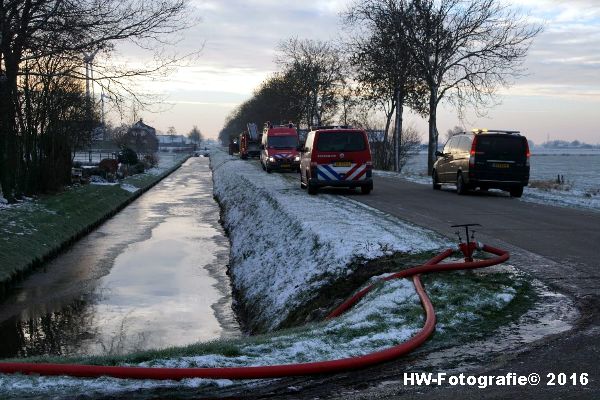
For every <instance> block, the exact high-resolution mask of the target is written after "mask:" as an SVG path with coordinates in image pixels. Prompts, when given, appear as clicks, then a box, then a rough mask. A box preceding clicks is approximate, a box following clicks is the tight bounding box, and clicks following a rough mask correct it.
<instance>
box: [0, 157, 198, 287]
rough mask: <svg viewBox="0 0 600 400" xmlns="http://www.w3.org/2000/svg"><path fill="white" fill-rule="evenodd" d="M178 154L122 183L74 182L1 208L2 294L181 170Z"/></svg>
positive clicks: (182, 158)
mask: <svg viewBox="0 0 600 400" xmlns="http://www.w3.org/2000/svg"><path fill="white" fill-rule="evenodd" d="M188 158H189V156H184V157H177V158H174V159H173V160H169V161H167V162H165V163H164V164H163V165H162V166H160V167H157V168H152V169H150V170H148V171H147V172H145V173H143V174H138V175H134V176H130V177H128V178H126V179H124V180H122V181H121V182H120V183H119V184H113V185H108V184H106V185H94V184H89V185H84V186H72V187H69V188H68V189H67V190H65V191H64V192H62V193H59V194H56V195H52V196H44V197H40V198H39V199H36V200H33V201H27V202H24V203H21V204H18V205H15V206H10V207H4V208H2V209H0V298H2V297H4V295H5V294H6V293H7V292H8V291H9V290H10V288H11V287H12V285H14V284H15V283H16V282H18V281H20V280H21V279H23V278H24V277H25V276H26V275H27V274H28V273H29V272H31V271H32V270H34V269H35V268H38V267H40V266H41V265H43V264H44V263H45V262H47V261H48V260H50V259H51V258H53V257H55V256H56V255H57V254H59V253H60V252H62V251H63V250H65V249H66V248H67V247H68V246H70V245H71V244H73V243H74V242H76V241H77V240H79V239H80V238H82V237H83V236H85V235H86V234H88V233H89V232H91V231H92V230H93V229H95V228H96V227H98V226H99V225H100V224H102V223H103V222H104V221H106V220H107V219H109V218H111V217H112V216H113V215H115V214H116V213H118V212H119V211H121V210H122V209H123V208H125V207H126V206H127V205H128V204H130V203H131V202H132V201H134V200H135V199H137V198H138V197H139V196H141V195H142V194H143V193H145V192H146V191H148V190H149V189H151V188H152V187H153V186H154V185H156V184H157V183H158V182H160V181H161V180H162V179H164V178H165V177H167V176H168V175H170V174H171V173H172V172H174V171H175V170H177V169H178V168H179V167H180V166H181V164H183V163H184V162H185V161H186V160H187V159H188Z"/></svg>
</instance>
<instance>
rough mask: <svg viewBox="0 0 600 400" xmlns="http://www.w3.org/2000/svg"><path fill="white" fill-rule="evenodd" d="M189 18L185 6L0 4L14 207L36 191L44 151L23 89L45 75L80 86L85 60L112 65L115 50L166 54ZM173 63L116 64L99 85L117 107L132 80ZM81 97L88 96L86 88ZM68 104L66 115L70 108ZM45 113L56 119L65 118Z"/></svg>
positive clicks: (0, 82)
mask: <svg viewBox="0 0 600 400" xmlns="http://www.w3.org/2000/svg"><path fill="white" fill-rule="evenodd" d="M185 10H186V0H150V1H143V0H81V1H73V0H3V1H0V187H1V189H2V191H3V194H4V196H5V197H7V199H8V200H9V201H14V199H15V197H17V196H19V195H20V194H21V193H23V192H26V191H30V190H31V188H32V186H27V185H26V184H25V183H26V182H29V181H30V180H31V179H32V178H33V175H32V174H33V173H34V170H35V168H37V167H39V165H38V166H36V167H35V168H34V166H35V165H36V162H37V161H35V160H39V159H41V158H40V157H38V156H39V154H38V153H40V152H43V151H44V150H43V148H41V147H39V144H40V143H42V141H40V140H38V136H40V135H41V134H42V132H41V131H39V130H38V131H36V130H33V129H31V127H33V125H31V124H28V123H27V120H28V119H29V120H31V117H32V116H31V115H30V114H29V113H30V112H31V110H32V109H33V108H32V107H30V106H28V105H27V104H26V103H27V102H28V101H34V100H36V96H33V95H31V96H29V95H27V91H26V90H24V87H25V86H26V83H25V82H26V81H28V80H29V81H31V78H32V77H34V76H43V75H46V76H47V77H48V78H50V79H53V80H55V81H56V82H60V81H61V80H62V81H63V82H66V81H65V78H70V79H74V80H81V81H83V80H84V79H85V78H86V76H85V75H84V74H83V73H82V71H81V70H82V68H81V66H82V64H83V58H86V61H88V59H89V62H87V63H86V64H88V70H89V66H90V65H91V62H92V61H91V60H92V58H93V57H92V55H102V56H103V57H104V58H105V59H108V58H109V57H110V54H111V53H112V52H113V51H114V48H115V44H116V43H117V42H123V41H127V42H130V43H133V44H135V45H138V46H139V47H141V48H145V49H150V48H155V49H159V48H162V47H163V46H164V45H166V42H167V41H168V38H169V37H171V36H170V35H172V34H174V33H177V32H178V31H180V30H181V29H184V28H185V27H186V26H188V21H190V20H191V19H188V14H186V13H185ZM161 53H162V52H161V51H159V54H157V56H160V55H161ZM84 54H86V55H87V56H85V57H84ZM162 54H164V53H162ZM176 59H177V57H164V56H163V57H158V62H157V63H155V64H154V65H151V66H144V67H142V68H131V67H127V66H123V65H120V66H116V65H114V64H113V67H112V68H109V67H107V68H106V69H105V70H104V71H102V69H101V68H98V75H99V76H98V77H97V78H96V79H98V80H99V82H100V84H102V85H104V86H105V87H106V91H108V92H110V93H114V94H115V96H112V97H113V98H115V99H117V98H118V96H117V94H118V93H117V92H118V91H119V89H120V90H121V92H125V93H129V94H131V95H133V96H135V95H136V94H135V93H134V92H133V91H132V89H131V86H130V85H129V84H128V83H127V82H126V80H127V78H131V77H134V76H139V75H147V74H154V73H157V72H159V71H163V70H165V68H167V67H168V66H169V65H172V63H173V62H174V61H175V60H176ZM43 60H51V61H52V62H55V65H54V67H55V68H52V69H47V68H46V69H45V68H41V67H40V66H41V65H40V62H41V61H43ZM44 62H45V61H44ZM107 82H111V83H112V85H108V84H107ZM105 83H106V84H105ZM70 90H71V89H67V91H70ZM77 90H79V91H81V92H83V90H82V88H81V87H79V88H77ZM31 93H32V91H30V94H31ZM24 96H25V97H24ZM27 96H29V97H28V98H27ZM82 103H83V104H86V106H87V107H88V112H87V119H88V120H91V119H92V117H93V112H92V110H91V109H92V107H93V104H92V101H90V98H89V96H88V97H87V99H86V100H85V101H83V102H82ZM23 104H25V106H23ZM63 104H64V105H65V107H67V104H68V103H63ZM46 110H47V111H48V112H51V113H54V114H57V113H58V114H60V113H61V112H62V111H64V109H46ZM58 114H57V115H58ZM28 126H29V127H30V128H28V130H27V131H24V129H25V128H26V127H28ZM31 143H34V145H30V144H31ZM36 146H38V147H36ZM67 147H69V146H67ZM52 154H54V153H50V154H45V156H52ZM61 157H62V155H61ZM22 160H32V161H31V162H23V161H22Z"/></svg>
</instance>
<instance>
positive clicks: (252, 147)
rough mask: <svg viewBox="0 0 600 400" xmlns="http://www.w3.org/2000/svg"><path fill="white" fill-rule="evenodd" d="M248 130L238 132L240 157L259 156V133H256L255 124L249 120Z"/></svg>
mask: <svg viewBox="0 0 600 400" xmlns="http://www.w3.org/2000/svg"><path fill="white" fill-rule="evenodd" d="M247 128H248V130H247V131H245V132H242V133H241V134H240V139H239V144H240V158H241V159H243V160H245V159H247V158H248V157H260V141H261V134H259V133H258V128H257V127H256V124H255V123H253V122H251V123H249V124H248V125H247Z"/></svg>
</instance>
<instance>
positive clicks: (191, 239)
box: [0, 158, 240, 357]
mask: <svg viewBox="0 0 600 400" xmlns="http://www.w3.org/2000/svg"><path fill="white" fill-rule="evenodd" d="M212 196H213V194H212V177H211V171H210V169H209V165H208V158H191V159H189V160H188V161H187V162H186V163H185V164H184V165H183V166H182V167H181V168H180V169H179V170H177V171H176V172H174V173H173V174H172V175H170V176H169V177H167V178H166V179H164V180H163V181H162V182H160V183H159V184H158V185H157V186H155V187H154V188H153V189H151V190H150V191H149V192H147V193H145V194H144V195H143V196H141V197H140V198H139V199H138V200H136V201H135V202H134V203H132V204H131V205H129V206H128V207H127V208H125V209H124V210H123V211H122V212H120V213H119V214H118V215H116V216H115V217H114V218H112V219H111V220H109V221H107V222H106V223H104V224H103V225H102V226H100V227H99V228H98V229H96V230H95V231H93V232H92V233H91V234H89V235H88V236H87V237H85V238H84V239H83V240H81V241H79V242H78V243H76V244H75V245H74V246H73V247H72V248H70V250H69V251H67V252H66V253H64V254H62V255H61V256H59V257H58V258H56V259H55V260H53V261H52V262H50V263H48V264H47V265H46V266H45V267H44V268H43V269H42V270H39V271H38V272H36V273H34V274H32V275H30V276H29V277H28V278H27V279H26V280H25V281H23V282H22V283H21V284H20V285H19V286H18V287H17V288H16V289H15V291H14V292H13V294H12V295H11V296H10V297H8V298H7V299H6V300H5V301H4V303H3V304H2V305H0V336H1V337H2V341H0V357H14V356H33V355H41V354H55V355H83V354H119V353H127V352H131V351H136V350H144V349H151V348H161V347H168V346H180V345H186V344H191V343H195V342H198V341H208V340H211V339H216V338H223V337H225V338H227V337H235V336H238V335H239V332H240V330H239V326H238V324H237V322H236V319H235V316H234V314H233V312H232V308H231V295H230V293H231V290H230V285H229V279H228V277H227V275H226V267H227V262H228V257H229V242H228V240H227V238H226V237H225V234H224V232H223V229H222V228H221V226H220V224H219V207H218V205H217V204H216V203H215V201H214V200H213V197H212ZM23 251H26V249H23Z"/></svg>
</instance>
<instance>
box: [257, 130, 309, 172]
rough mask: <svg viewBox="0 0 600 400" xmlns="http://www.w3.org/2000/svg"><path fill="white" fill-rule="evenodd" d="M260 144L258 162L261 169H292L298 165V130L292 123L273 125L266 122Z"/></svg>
mask: <svg viewBox="0 0 600 400" xmlns="http://www.w3.org/2000/svg"><path fill="white" fill-rule="evenodd" d="M261 140H262V142H261V145H260V164H261V166H262V168H263V170H265V171H267V172H268V173H270V172H271V171H273V170H293V171H297V170H298V169H299V167H300V155H299V154H298V149H297V147H298V131H297V130H296V128H295V127H294V125H293V124H292V123H289V124H287V125H278V126H274V125H272V124H271V123H267V124H266V126H265V129H264V130H263V134H262V139H261Z"/></svg>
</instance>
